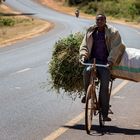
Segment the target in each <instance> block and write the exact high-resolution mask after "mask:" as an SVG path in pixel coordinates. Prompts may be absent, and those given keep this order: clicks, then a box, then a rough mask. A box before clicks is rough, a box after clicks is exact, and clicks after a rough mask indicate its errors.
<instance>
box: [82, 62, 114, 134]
mask: <svg viewBox="0 0 140 140" xmlns="http://www.w3.org/2000/svg"><path fill="white" fill-rule="evenodd" d="M81 64H83V65H85V66H90V69H91V75H90V83H89V86H88V89H87V94H86V104H85V128H86V132H87V134H90V130H91V126H92V120H93V115H94V116H96V115H98V114H99V125H100V127H103V126H104V124H105V121H104V120H103V115H102V108H101V106H100V101H99V97H98V96H99V93H98V94H97V92H96V90H97V89H98V88H99V85H100V80H99V79H98V77H97V73H96V67H106V68H107V67H108V66H109V65H108V64H107V65H101V64H96V63H95V60H94V62H93V63H92V64H91V63H84V62H82V61H81ZM113 80H114V79H113V78H111V79H110V84H109V100H110V95H111V90H112V85H113ZM109 111H110V113H111V114H113V112H112V111H111V109H109Z"/></svg>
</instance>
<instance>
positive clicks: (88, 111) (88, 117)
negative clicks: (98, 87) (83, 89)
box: [85, 85, 95, 134]
mask: <svg viewBox="0 0 140 140" xmlns="http://www.w3.org/2000/svg"><path fill="white" fill-rule="evenodd" d="M94 97H95V90H94V87H93V85H89V87H88V90H87V94H86V107H85V128H86V132H87V134H90V130H91V126H92V119H93V113H94V112H95V104H94Z"/></svg>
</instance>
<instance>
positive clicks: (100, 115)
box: [99, 108, 105, 127]
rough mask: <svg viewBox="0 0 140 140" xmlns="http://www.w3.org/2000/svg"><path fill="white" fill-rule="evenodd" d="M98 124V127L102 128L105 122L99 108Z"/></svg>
mask: <svg viewBox="0 0 140 140" xmlns="http://www.w3.org/2000/svg"><path fill="white" fill-rule="evenodd" d="M99 124H100V127H104V125H105V121H104V120H103V114H102V111H101V108H100V109H99Z"/></svg>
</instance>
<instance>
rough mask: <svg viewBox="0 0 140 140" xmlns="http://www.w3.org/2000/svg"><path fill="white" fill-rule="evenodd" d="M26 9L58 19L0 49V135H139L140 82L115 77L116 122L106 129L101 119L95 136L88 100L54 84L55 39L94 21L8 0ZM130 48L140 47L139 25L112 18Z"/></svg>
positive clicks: (16, 139)
mask: <svg viewBox="0 0 140 140" xmlns="http://www.w3.org/2000/svg"><path fill="white" fill-rule="evenodd" d="M6 4H8V5H10V6H11V7H13V8H15V9H16V10H19V11H21V12H23V13H32V14H34V17H36V18H41V19H45V20H49V21H51V22H54V23H55V28H54V29H52V30H51V31H49V32H48V33H46V34H43V35H41V36H38V37H35V38H32V39H29V40H26V41H25V40H24V41H19V42H17V43H16V44H13V45H10V46H7V47H5V48H1V49H0V65H1V67H0V140H53V139H57V140H77V139H78V140H85V139H86V140H90V139H91V140H93V139H96V140H99V139H103V140H108V139H110V140H112V139H113V140H129V139H133V140H139V139H140V93H139V92H140V86H139V83H134V82H130V81H124V80H121V79H116V80H115V82H114V86H113V95H112V97H111V105H112V110H113V112H114V114H113V115H111V118H112V122H109V123H106V127H105V129H104V133H102V130H101V129H100V128H99V123H98V118H95V119H94V121H93V128H92V133H91V135H87V134H86V132H85V130H84V105H83V104H81V103H80V99H79V98H76V100H75V101H74V100H72V98H71V97H70V96H68V95H67V94H65V93H64V92H61V93H60V94H58V93H57V92H56V91H54V90H52V89H51V84H50V74H49V73H48V62H49V61H50V59H51V55H52V51H53V45H54V43H55V42H56V41H57V40H58V39H59V38H62V37H64V36H67V35H69V34H70V33H75V32H78V31H83V32H84V31H85V29H86V28H87V27H88V26H89V25H90V24H92V23H93V22H94V21H93V20H86V19H82V18H78V19H77V18H75V17H72V16H69V15H65V14H62V13H57V12H56V11H53V10H51V9H49V8H47V7H43V6H41V5H39V4H38V3H35V1H31V0H24V1H23V0H18V1H17V0H12V1H11V0H6ZM110 24H112V25H113V26H115V27H116V28H118V29H119V31H120V33H121V36H122V38H123V40H124V42H125V43H126V45H127V47H131V48H137V49H140V48H139V47H140V46H139V44H140V29H136V28H132V27H129V26H124V25H119V24H113V23H110Z"/></svg>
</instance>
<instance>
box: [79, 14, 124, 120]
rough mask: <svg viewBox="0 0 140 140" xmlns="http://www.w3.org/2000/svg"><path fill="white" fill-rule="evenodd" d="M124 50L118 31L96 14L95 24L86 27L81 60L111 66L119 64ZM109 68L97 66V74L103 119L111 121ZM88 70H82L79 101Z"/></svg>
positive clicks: (88, 74)
mask: <svg viewBox="0 0 140 140" xmlns="http://www.w3.org/2000/svg"><path fill="white" fill-rule="evenodd" d="M124 51H125V45H124V44H123V43H122V40H121V36H120V34H119V32H118V31H117V30H116V29H115V28H113V27H111V26H110V25H107V24H106V16H105V15H104V14H97V16H96V24H95V25H92V26H91V27H89V28H88V30H87V32H86V34H85V36H84V39H83V41H82V43H81V46H80V50H79V53H80V59H81V60H82V61H83V62H93V59H96V63H97V64H103V65H104V64H109V68H111V67H112V66H113V65H114V64H115V65H116V64H119V62H120V60H121V58H122V55H123V53H124ZM109 68H104V67H97V74H98V77H99V79H100V83H101V85H100V92H99V98H100V101H101V108H102V114H103V119H104V121H111V118H109V117H108V110H109V95H108V92H109V81H110V79H111V74H110V70H109ZM89 77H90V71H89V70H88V69H87V67H86V68H85V69H84V72H83V80H84V89H85V95H84V97H83V98H82V100H81V102H82V103H85V100H86V92H87V88H88V85H89V81H90V78H89Z"/></svg>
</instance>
